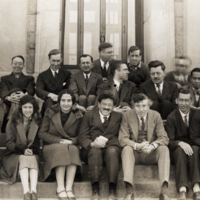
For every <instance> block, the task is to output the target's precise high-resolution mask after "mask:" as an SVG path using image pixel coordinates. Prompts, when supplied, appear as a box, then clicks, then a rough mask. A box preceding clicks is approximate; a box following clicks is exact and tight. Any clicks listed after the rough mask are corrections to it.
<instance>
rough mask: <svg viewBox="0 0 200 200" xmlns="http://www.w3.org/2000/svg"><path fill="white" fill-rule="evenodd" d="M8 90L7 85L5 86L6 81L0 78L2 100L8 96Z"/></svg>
mask: <svg viewBox="0 0 200 200" xmlns="http://www.w3.org/2000/svg"><path fill="white" fill-rule="evenodd" d="M9 92H10V90H9V88H8V85H7V84H6V80H5V79H4V78H3V77H2V78H1V82H0V96H1V98H2V99H4V98H5V97H6V96H8V94H9Z"/></svg>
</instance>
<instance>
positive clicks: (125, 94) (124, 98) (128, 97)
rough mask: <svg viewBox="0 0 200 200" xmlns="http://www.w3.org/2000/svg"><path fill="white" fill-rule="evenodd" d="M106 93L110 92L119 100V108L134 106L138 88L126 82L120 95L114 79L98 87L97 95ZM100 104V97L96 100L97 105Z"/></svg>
mask: <svg viewBox="0 0 200 200" xmlns="http://www.w3.org/2000/svg"><path fill="white" fill-rule="evenodd" d="M104 91H107V92H110V93H112V94H113V95H114V97H115V98H116V100H117V106H118V105H121V106H130V107H131V106H132V98H133V96H134V95H135V94H137V88H136V86H135V84H134V83H133V82H130V81H124V82H123V85H122V89H121V93H120V97H119V94H118V92H117V89H116V87H115V86H114V81H113V79H110V80H108V81H107V82H106V83H103V84H101V85H100V86H99V87H98V90H97V95H98V96H99V95H100V94H101V93H103V92H104ZM97 102H98V97H97V99H96V104H97Z"/></svg>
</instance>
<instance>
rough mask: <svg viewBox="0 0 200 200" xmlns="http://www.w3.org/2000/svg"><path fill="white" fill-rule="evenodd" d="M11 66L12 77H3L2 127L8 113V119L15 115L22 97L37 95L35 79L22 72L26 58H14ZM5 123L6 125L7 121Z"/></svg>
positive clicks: (0, 87)
mask: <svg viewBox="0 0 200 200" xmlns="http://www.w3.org/2000/svg"><path fill="white" fill-rule="evenodd" d="M11 66H12V73H11V74H10V75H7V76H2V77H1V83H0V96H1V102H0V105H1V109H0V123H1V125H0V126H2V123H3V121H4V120H5V116H6V115H7V114H8V113H9V116H8V118H10V116H11V115H12V114H13V112H14V110H15V108H16V107H17V106H18V103H19V101H20V99H21V97H23V96H24V95H25V94H29V95H31V96H33V95H34V94H35V82H34V78H33V77H32V76H26V75H24V74H23V72H22V71H23V69H24V67H25V60H24V57H23V56H21V55H17V56H14V57H13V58H12V62H11ZM4 122H5V123H6V121H4ZM4 125H5V124H4ZM3 128H4V127H3ZM3 131H4V130H3Z"/></svg>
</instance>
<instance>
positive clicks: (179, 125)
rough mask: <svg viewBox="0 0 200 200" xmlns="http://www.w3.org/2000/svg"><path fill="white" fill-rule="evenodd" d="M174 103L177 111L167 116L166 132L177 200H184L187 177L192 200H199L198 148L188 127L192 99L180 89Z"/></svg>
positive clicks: (199, 164) (199, 163) (190, 117)
mask: <svg viewBox="0 0 200 200" xmlns="http://www.w3.org/2000/svg"><path fill="white" fill-rule="evenodd" d="M176 102H177V104H178V109H176V110H174V111H173V112H172V113H170V114H169V116H168V118H167V124H166V131H167V134H168V137H169V149H170V152H171V157H172V160H173V162H174V164H175V168H176V174H175V178H176V187H177V190H178V192H179V197H178V200H186V192H187V191H189V187H188V179H189V177H191V181H192V189H193V192H194V199H200V188H199V183H200V173H199V166H200V162H199V147H198V146H196V145H194V144H193V142H192V140H191V138H190V130H189V126H190V124H191V121H192V117H193V114H194V111H193V110H191V109H190V104H191V103H192V99H191V95H190V93H189V91H187V90H184V89H180V91H179V95H178V97H177V99H176ZM188 160H189V162H188ZM189 166H190V167H189ZM188 168H190V174H188ZM189 175H190V176H189Z"/></svg>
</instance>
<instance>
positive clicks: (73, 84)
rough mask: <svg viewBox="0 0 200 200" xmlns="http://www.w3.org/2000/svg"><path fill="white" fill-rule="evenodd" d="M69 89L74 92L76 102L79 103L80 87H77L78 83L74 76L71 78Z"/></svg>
mask: <svg viewBox="0 0 200 200" xmlns="http://www.w3.org/2000/svg"><path fill="white" fill-rule="evenodd" d="M69 88H70V89H71V90H72V91H73V92H74V95H75V97H76V101H77V102H78V86H77V82H76V77H75V76H74V75H72V76H71V78H70V85H69Z"/></svg>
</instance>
